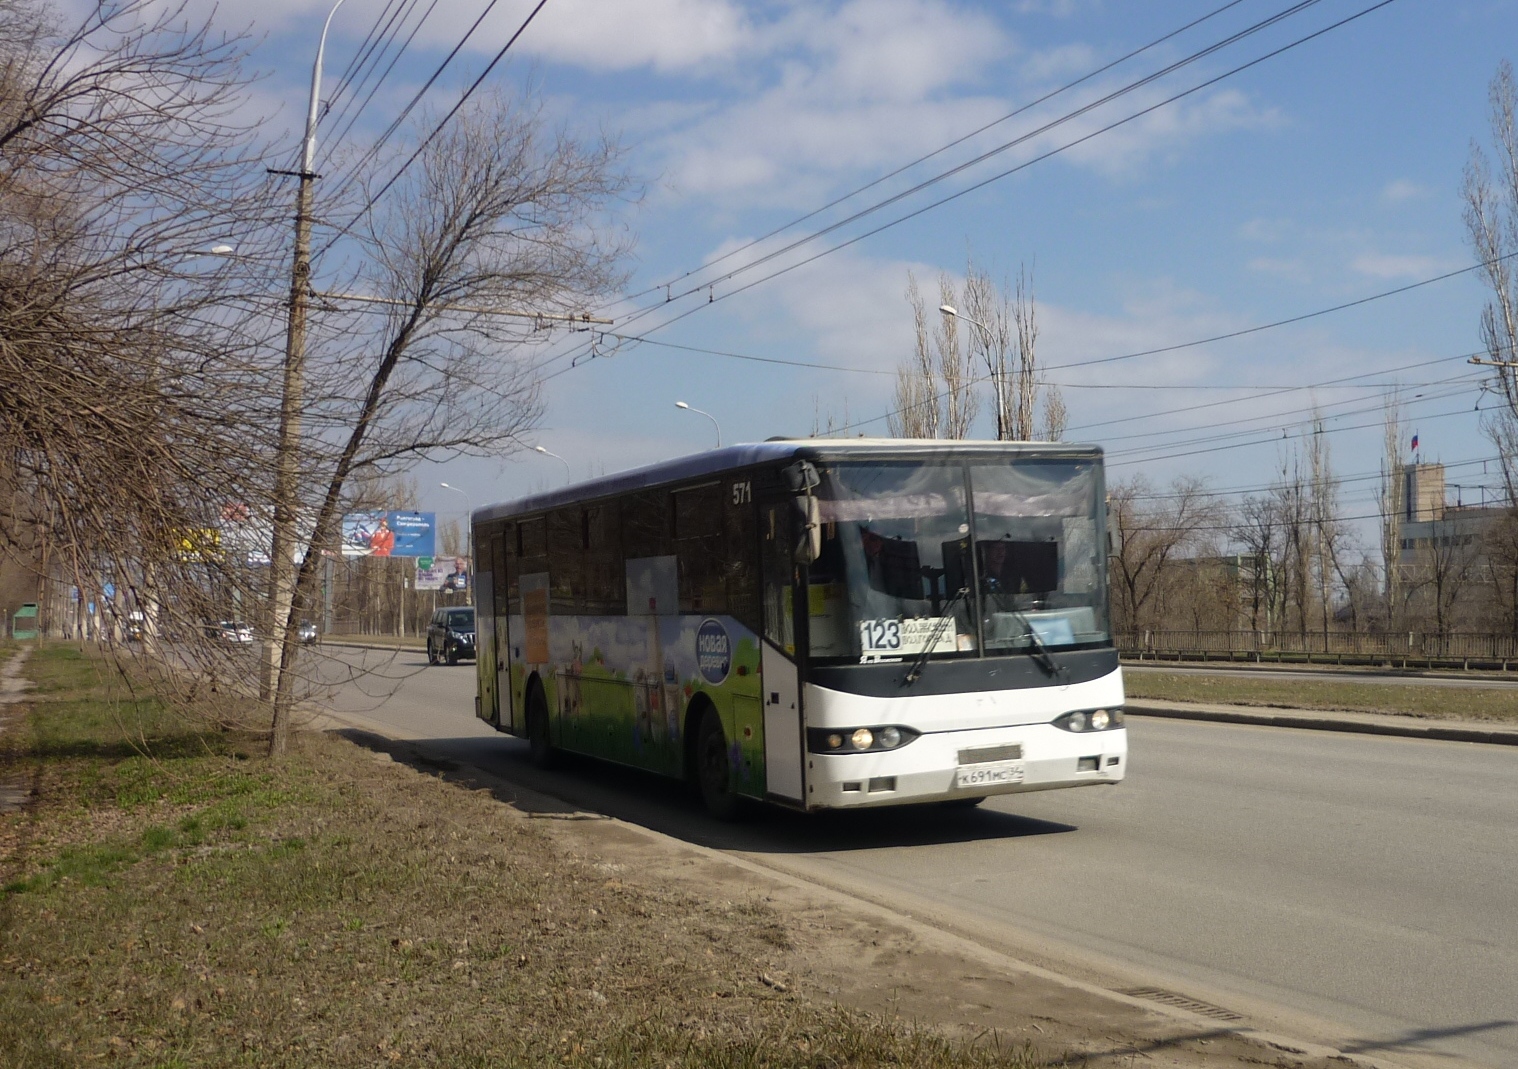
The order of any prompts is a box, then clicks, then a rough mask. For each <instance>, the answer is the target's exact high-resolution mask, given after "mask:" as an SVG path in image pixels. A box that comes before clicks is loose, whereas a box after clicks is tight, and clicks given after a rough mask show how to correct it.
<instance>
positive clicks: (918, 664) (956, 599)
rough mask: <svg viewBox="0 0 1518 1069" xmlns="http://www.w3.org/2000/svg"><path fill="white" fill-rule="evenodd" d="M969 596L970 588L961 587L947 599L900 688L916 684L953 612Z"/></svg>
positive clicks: (952, 616)
mask: <svg viewBox="0 0 1518 1069" xmlns="http://www.w3.org/2000/svg"><path fill="white" fill-rule="evenodd" d="M969 595H970V588H969V587H967V586H962V587H960V588H959V590H958V591H957V592H956V593H955V595H954V596H953V597H952V598H950V599H949V603H948V604H947V605H945V606H944V609H943V615H942V616H940V617H939V618H938V626H936V627H934V628H933V633H932V634H931V635H929V636H928V644H927V645H926V646H924V647H923V648H922V652H921V653H919V654H918V655H917V660H915V661H913V662H912V667H911V668H909V669H908V670H907V674H906V676H905V677H903V679H902V681H901V685H902V686H904V687H909V686H911V685H912V684H913V683H916V682H917V680H918V677H920V676H921V675H922V670H923V667H924V666H925V665H926V664H927V663H928V658H929V657H931V656H933V651H934V650H935V649H937V648H938V640H939V639H940V638H942V637H943V631H944V628H946V627H948V626H949V624H950V622H952V621H953V619H954V610H955V609H956V608H957V607H958V606H959V603H960V602H961V601H963V600H964V599H965V598H967V597H969Z"/></svg>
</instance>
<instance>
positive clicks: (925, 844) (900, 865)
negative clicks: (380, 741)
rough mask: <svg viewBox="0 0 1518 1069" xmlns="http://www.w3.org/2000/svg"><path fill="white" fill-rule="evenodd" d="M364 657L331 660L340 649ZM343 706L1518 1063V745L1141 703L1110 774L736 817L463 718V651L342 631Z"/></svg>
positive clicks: (831, 858)
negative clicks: (554, 755)
mask: <svg viewBox="0 0 1518 1069" xmlns="http://www.w3.org/2000/svg"><path fill="white" fill-rule="evenodd" d="M360 660H364V661H366V662H368V663H370V664H371V665H373V666H375V668H376V671H375V672H374V674H372V675H368V676H365V677H363V678H361V679H355V680H348V681H346V682H344V681H342V680H341V678H340V677H341V675H342V674H343V673H344V672H346V671H347V669H346V668H345V667H343V664H344V662H353V663H357V662H358V661H360ZM321 674H322V676H323V677H324V678H326V679H327V680H329V681H330V682H332V683H333V684H334V690H333V695H332V699H331V705H332V707H333V708H334V710H335V711H338V712H346V713H349V714H352V715H355V716H358V717H362V718H364V719H365V720H367V721H368V722H370V723H373V724H376V725H380V726H383V727H385V728H386V729H388V730H391V731H396V732H400V733H404V734H407V735H410V736H412V737H422V738H427V739H430V740H433V741H431V742H429V743H428V744H427V745H428V746H429V747H432V748H433V749H435V750H436V751H437V752H438V753H439V754H440V755H442V756H447V757H450V758H452V759H455V760H459V761H463V762H468V763H471V764H474V765H477V766H481V767H484V768H487V769H489V770H491V771H493V772H496V773H498V774H501V775H504V776H506V777H508V778H511V779H514V780H517V781H518V782H522V783H524V784H526V785H527V786H530V787H535V788H537V789H540V790H547V791H549V792H550V793H554V794H557V795H559V796H560V797H563V798H565V799H567V800H569V801H571V802H573V803H574V804H577V805H580V806H584V807H587V808H594V809H599V810H601V811H604V812H608V813H611V814H612V815H615V816H617V817H620V818H622V819H625V820H630V821H634V822H637V823H641V824H644V825H646V826H649V827H653V828H656V829H658V830H660V831H663V832H666V833H668V834H671V835H675V836H678V837H681V838H685V839H687V840H690V841H693V842H699V843H702V844H703V845H707V846H714V847H717V848H719V849H725V850H732V851H739V852H743V853H745V854H747V855H748V856H750V857H754V858H757V859H760V860H765V861H768V862H770V863H773V864H775V865H777V866H778V867H782V868H785V869H788V870H790V871H793V872H797V873H800V874H803V875H808V876H812V877H815V878H818V879H821V880H823V881H825V882H829V883H832V884H834V885H836V886H843V887H847V888H852V889H858V890H863V891H865V892H866V893H867V894H868V895H870V896H871V897H873V898H875V899H876V900H877V901H881V902H883V903H885V904H888V905H893V906H895V907H896V908H900V909H902V910H904V911H907V912H912V911H916V912H918V913H919V914H922V913H925V912H931V913H936V914H938V915H940V916H941V917H943V918H944V919H946V920H949V921H951V922H952V923H953V924H954V925H955V926H956V927H957V928H958V929H959V930H960V931H961V932H963V931H967V930H968V931H972V932H974V931H983V932H984V933H985V937H986V939H987V941H988V942H991V941H993V939H994V940H995V941H997V942H998V943H999V945H1002V946H1006V947H1010V948H1013V949H1019V948H1020V949H1022V950H1023V951H1024V952H1025V953H1026V954H1028V956H1030V957H1034V958H1036V959H1037V960H1041V961H1043V962H1045V963H1053V964H1057V965H1059V964H1063V965H1066V966H1068V967H1069V968H1070V969H1071V970H1073V971H1080V972H1082V974H1083V975H1085V976H1087V977H1088V978H1089V977H1100V976H1108V977H1119V978H1125V982H1126V983H1128V984H1129V985H1132V986H1137V985H1140V984H1153V985H1156V986H1161V987H1164V988H1165V989H1166V990H1175V991H1181V992H1183V993H1184V994H1186V995H1188V996H1190V997H1193V998H1200V999H1203V1000H1205V1001H1208V1002H1211V1003H1214V1004H1217V1005H1220V1006H1223V1007H1225V1008H1227V1009H1231V1010H1235V1011H1237V1012H1240V1013H1242V1014H1244V1015H1245V1016H1246V1017H1248V1018H1249V1019H1250V1020H1252V1021H1256V1022H1258V1023H1260V1024H1262V1025H1264V1026H1267V1027H1270V1028H1271V1029H1272V1030H1275V1031H1280V1032H1284V1033H1285V1034H1292V1035H1298V1036H1302V1037H1304V1038H1308V1039H1314V1040H1317V1041H1320V1042H1328V1043H1331V1044H1332V1045H1334V1046H1337V1047H1339V1048H1340V1049H1342V1050H1345V1051H1347V1052H1354V1051H1359V1052H1363V1053H1365V1054H1369V1055H1380V1056H1382V1057H1386V1058H1389V1059H1390V1060H1392V1061H1395V1062H1402V1061H1410V1062H1415V1063H1419V1064H1432V1063H1434V1062H1435V1061H1437V1060H1439V1059H1440V1058H1441V1056H1442V1057H1443V1058H1449V1057H1453V1058H1454V1059H1457V1060H1464V1061H1468V1062H1471V1063H1474V1064H1478V1065H1485V1066H1493V1067H1498V1066H1502V1067H1512V1066H1518V831H1515V817H1518V753H1515V751H1514V750H1513V748H1511V747H1501V746H1480V745H1474V744H1468V743H1446V742H1431V741H1424V740H1413V739H1400V738H1381V737H1376V736H1366V735H1348V734H1339V733H1329V732H1312V731H1303V730H1296V729H1289V728H1267V727H1250V726H1239V725H1228V724H1207V723H1194V722H1187V721H1170V720H1157V719H1144V718H1134V719H1133V720H1132V721H1130V725H1131V727H1130V748H1131V754H1132V756H1131V764H1130V771H1129V776H1128V779H1127V781H1126V782H1125V783H1123V784H1122V785H1120V786H1117V787H1111V788H1107V787H1099V788H1087V789H1079V790H1069V791H1053V792H1047V793H1042V794H1029V795H1013V796H1007V797H1003V798H1000V799H992V800H991V801H990V802H988V803H987V804H986V805H985V806H984V807H982V808H981V809H979V810H976V811H973V812H955V813H950V812H948V811H944V810H940V809H936V808H934V809H921V810H913V811H907V810H896V811H878V812H874V813H852V814H824V815H820V816H811V817H807V816H801V815H796V814H789V813H782V812H777V811H764V812H760V813H758V814H755V815H754V816H752V817H751V818H750V819H749V820H747V821H746V822H743V823H740V824H738V825H722V824H718V823H716V822H714V821H711V820H709V819H708V818H707V817H706V816H705V815H704V814H703V813H701V812H700V811H699V810H698V809H697V807H696V806H695V805H694V803H693V801H692V800H691V799H690V797H689V795H688V794H687V793H686V792H684V791H683V790H682V789H681V788H680V787H679V786H678V785H673V784H669V783H666V782H664V781H660V780H657V779H654V778H651V777H645V776H642V775H640V774H637V773H633V772H629V771H625V770H620V769H616V768H614V767H609V766H606V765H602V764H599V763H596V762H590V761H571V762H568V767H566V768H563V769H561V770H559V771H556V772H553V773H546V774H545V773H540V772H537V771H536V770H534V769H532V768H531V767H530V766H528V765H527V763H526V760H525V744H523V743H521V742H520V741H518V740H515V739H511V738H508V737H505V736H500V735H497V734H496V733H495V732H494V731H492V730H491V729H490V728H489V727H488V726H486V725H483V724H481V723H480V722H479V721H477V720H475V718H474V717H473V715H472V714H473V701H474V671H473V667H472V665H461V666H459V667H456V668H426V667H425V660H424V658H423V657H421V656H419V655H416V654H413V653H409V652H403V653H401V654H398V655H395V656H394V657H389V656H388V655H380V654H375V653H362V652H348V653H342V654H336V655H335V656H334V659H333V660H332V661H330V662H328V663H327V665H326V667H325V668H324V669H323V670H322V673H321Z"/></svg>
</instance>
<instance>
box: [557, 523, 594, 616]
mask: <svg viewBox="0 0 1518 1069" xmlns="http://www.w3.org/2000/svg"><path fill="white" fill-rule="evenodd" d="M584 545H585V543H584V534H583V522H582V520H581V516H580V509H579V508H561V509H555V510H554V511H552V512H550V513H549V514H548V598H549V606H550V608H549V611H550V612H551V613H553V614H554V615H555V616H557V615H560V614H564V615H573V614H575V613H578V612H579V611H580V610H581V607H582V606H581V602H582V601H583V596H584V591H585V549H584Z"/></svg>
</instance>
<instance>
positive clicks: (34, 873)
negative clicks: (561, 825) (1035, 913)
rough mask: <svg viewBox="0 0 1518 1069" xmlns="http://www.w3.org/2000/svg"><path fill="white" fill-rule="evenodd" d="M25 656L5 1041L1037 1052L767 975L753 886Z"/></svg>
mask: <svg viewBox="0 0 1518 1069" xmlns="http://www.w3.org/2000/svg"><path fill="white" fill-rule="evenodd" d="M28 672H29V674H30V675H32V676H33V677H34V678H36V679H37V680H38V682H39V693H38V701H37V703H36V705H35V706H34V708H33V710H32V711H31V713H30V715H29V717H28V718H27V720H26V721H25V723H24V724H22V725H21V726H19V727H18V728H16V729H13V730H12V731H11V732H10V733H8V734H7V735H6V736H5V737H4V738H3V739H0V747H4V748H5V750H6V752H5V754H4V757H5V759H6V761H7V763H9V764H11V765H12V766H13V770H14V769H22V770H26V771H27V772H28V774H29V776H30V777H31V778H32V780H33V782H35V784H36V785H37V788H38V790H39V794H40V798H41V802H40V803H39V804H38V805H37V806H36V807H35V808H34V809H33V810H31V811H30V812H29V813H26V814H22V815H9V816H4V817H0V844H3V847H0V848H3V849H4V850H5V856H4V857H3V858H0V884H3V891H0V978H3V979H0V1021H3V1022H4V1027H3V1028H0V1064H4V1065H6V1066H10V1067H13V1069H24V1067H31V1066H54V1065H61V1064H77V1063H82V1062H88V1061H91V1060H95V1059H98V1060H100V1061H102V1062H103V1063H104V1064H111V1065H134V1066H135V1065H142V1066H160V1067H169V1066H210V1065H215V1066H223V1065H233V1064H247V1065H259V1066H286V1065H287V1066H302V1067H305V1066H311V1065H338V1066H346V1065H353V1066H373V1065H377V1064H398V1065H436V1066H486V1065H529V1064H530V1065H543V1064H554V1065H567V1066H610V1065H617V1066H621V1065H628V1066H649V1067H654V1066H658V1067H664V1066H728V1067H734V1069H738V1067H747V1066H753V1067H758V1066H771V1067H789V1066H795V1067H824V1066H828V1067H831V1066H907V1065H910V1066H930V1067H931V1066H945V1067H947V1066H992V1065H998V1066H1029V1065H1033V1064H1037V1062H1036V1061H1035V1060H1034V1059H1033V1058H1032V1056H1031V1055H1030V1053H1029V1052H1027V1051H1005V1052H999V1051H997V1050H995V1049H988V1048H986V1047H985V1046H978V1047H977V1046H965V1045H961V1044H956V1043H952V1042H950V1041H948V1040H946V1039H944V1038H943V1037H941V1036H940V1035H938V1034H937V1033H934V1032H931V1031H925V1030H916V1029H912V1028H909V1027H906V1026H905V1025H902V1024H900V1023H898V1022H895V1021H882V1020H879V1019H875V1018H872V1017H868V1016H865V1015H862V1014H858V1013H853V1012H849V1011H845V1010H842V1009H839V1008H836V1007H824V1006H818V1005H816V1004H813V1003H811V1002H808V1001H806V1000H805V999H803V998H799V997H798V996H796V995H795V994H794V993H789V992H784V991H781V990H778V989H777V988H776V987H775V986H772V985H768V984H766V983H765V982H763V981H761V974H763V975H765V976H768V977H769V978H770V979H771V980H772V981H773V980H775V978H776V977H784V976H785V975H786V968H787V939H786V937H785V930H784V928H783V927H781V926H779V925H778V924H777V923H776V918H775V917H774V916H772V915H771V914H770V912H769V910H768V908H767V907H765V906H763V905H762V904H757V903H746V904H745V903H740V904H722V903H712V902H708V901H703V900H699V899H696V898H693V897H690V896H687V895H684V894H680V893H676V892H659V891H652V890H648V889H642V888H636V887H631V886H628V885H625V884H623V883H622V882H620V881H619V880H618V879H617V878H616V877H615V874H614V873H612V872H609V871H607V870H604V869H601V868H598V867H597V866H596V865H595V864H593V863H591V862H588V861H584V860H579V859H576V858H572V857H568V856H565V854H564V853H563V852H562V851H561V850H560V849H559V848H558V847H557V846H556V844H555V842H554V840H553V839H552V838H551V836H550V835H548V834H546V833H544V832H543V831H542V830H541V829H540V828H539V827H538V826H537V825H536V822H529V821H527V820H525V819H523V818H522V817H521V816H520V815H518V814H516V813H515V812H514V811H513V810H511V809H509V808H507V807H505V806H503V805H501V804H500V803H498V802H496V801H495V800H494V799H492V798H491V797H490V796H489V795H488V794H487V793H485V792H483V791H470V790H466V789H461V788H460V787H458V786H454V785H450V784H448V783H445V782H443V781H441V780H439V779H435V778H432V777H429V776H426V775H423V774H421V773H418V772H416V771H414V770H413V769H410V768H407V767H404V766H400V765H396V764H394V763H393V762H391V761H390V760H389V758H388V757H384V756H383V755H375V754H373V753H371V752H369V751H367V750H364V749H361V748H359V747H357V746H355V745H352V744H350V743H348V742H346V741H344V740H342V739H338V738H334V737H326V736H312V737H306V738H304V739H302V740H301V742H300V744H299V745H298V746H297V747H296V750H295V752H294V753H292V754H291V755H290V756H289V757H288V759H287V760H286V761H285V762H283V763H282V764H281V765H279V766H277V767H276V766H272V765H270V764H268V763H267V762H266V761H264V760H263V759H261V758H259V757H257V756H254V754H255V752H256V749H257V747H256V746H254V745H253V744H252V741H251V740H249V739H245V738H240V737H238V736H236V735H234V734H227V733H220V732H210V731H204V730H197V729H194V728H193V727H192V726H191V725H188V724H186V723H185V722H183V721H180V720H177V719H175V718H173V717H171V716H168V715H167V714H165V713H164V711H163V709H162V708H161V707H160V706H158V704H157V703H156V702H153V701H151V700H135V701H132V700H122V699H121V697H120V696H119V695H116V694H113V693H112V692H111V689H110V688H109V687H108V686H107V685H106V684H104V683H102V682H101V679H100V678H99V677H97V676H96V674H95V671H94V666H93V665H92V664H90V663H89V662H88V661H86V660H84V659H83V658H82V657H81V656H80V655H79V653H78V652H77V651H75V650H72V649H70V648H68V647H59V646H52V647H46V646H45V647H43V648H42V649H41V650H39V651H38V653H37V654H36V655H35V656H34V659H33V661H32V662H31V664H30V665H29V667H28ZM782 986H783V985H782Z"/></svg>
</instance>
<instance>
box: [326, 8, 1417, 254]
mask: <svg viewBox="0 0 1518 1069" xmlns="http://www.w3.org/2000/svg"><path fill="white" fill-rule="evenodd" d="M1383 2H1384V3H1391V0H1383ZM496 3H497V0H490V4H489V5H488V6H487V7H486V9H485V13H484V14H481V16H480V19H483V18H484V17H485V14H489V12H490V9H491V8H493V7H494V6H495V5H496ZM547 5H548V0H538V2H537V4H536V5H535V6H534V7H533V9H532V10H531V11H530V12H529V13H528V15H527V17H526V18H525V19H523V20H522V24H521V25H520V26H518V27H517V29H516V32H515V33H513V34H512V35H511V36H510V37H509V38H508V39H507V41H506V43H505V44H504V45H502V46H501V49H500V51H499V52H497V53H496V54H495V57H494V58H493V59H491V61H490V62H489V63H487V64H486V65H485V69H484V70H483V71H481V72H480V75H479V77H478V78H476V79H475V80H474V81H473V82H472V83H470V85H469V88H468V89H466V90H464V93H463V95H462V96H460V97H459V99H458V102H457V103H455V104H454V105H453V107H452V108H450V109H448V114H446V115H444V116H443V117H442V119H440V120H439V121H438V123H437V125H435V126H434V127H433V128H432V131H431V132H430V133H429V134H428V135H427V136H426V137H424V138H423V139H422V141H421V143H420V144H419V145H417V147H416V150H415V151H414V152H412V153H411V155H410V156H408V157H406V162H405V163H402V164H401V166H400V168H399V169H398V170H397V171H396V172H395V174H393V175H391V176H390V179H389V180H388V181H387V182H386V183H385V184H384V185H383V186H381V187H380V188H379V192H377V193H374V194H372V195H371V196H369V197H367V198H365V201H364V205H363V207H361V208H360V209H359V210H358V212H357V214H355V216H354V217H353V219H352V220H351V221H350V222H349V223H348V224H347V225H346V226H344V227H343V228H342V229H341V230H339V231H338V232H337V233H336V234H334V235H333V236H332V237H331V239H330V240H328V242H327V244H326V245H324V246H323V247H322V251H323V252H325V251H326V250H327V249H330V248H331V247H332V245H333V243H334V242H336V241H337V240H338V239H339V238H341V237H342V236H343V235H344V234H346V233H347V232H348V231H349V230H351V229H352V228H353V226H354V224H355V223H357V222H358V220H360V219H362V218H363V217H364V216H365V215H367V214H368V213H369V211H370V209H372V208H373V207H374V205H375V203H376V202H377V201H378V200H379V199H380V198H381V197H383V196H384V195H385V194H386V193H387V192H388V191H389V189H390V187H391V186H393V185H395V183H396V182H398V181H400V178H401V175H403V174H405V173H406V168H408V167H410V166H411V165H412V164H413V163H415V162H416V160H417V158H418V157H419V156H421V154H422V153H423V152H424V151H425V150H426V148H427V146H428V145H430V144H432V141H433V139H434V138H436V137H437V136H438V134H440V133H442V132H443V128H444V127H446V126H447V125H448V123H449V121H450V120H452V119H453V117H454V116H455V115H457V114H458V113H459V109H460V108H462V107H463V106H464V105H465V103H467V102H468V100H469V98H470V97H471V96H473V95H474V92H475V90H476V89H478V88H479V87H480V85H481V83H483V82H484V81H485V79H486V77H488V76H489V74H490V72H491V71H493V70H495V68H496V65H497V64H499V63H500V62H501V60H502V59H503V58H505V56H506V53H507V52H508V51H509V50H510V49H511V46H512V45H514V44H516V42H517V39H518V38H519V37H521V36H522V34H523V33H524V32H526V30H527V27H528V26H530V25H532V20H533V19H535V18H537V17H538V12H540V11H542V10H543V8H544V7H546V6H547ZM475 25H476V26H477V25H479V21H478V20H477V21H476V22H475ZM473 32H474V30H473V27H471V29H470V33H473ZM465 36H466V39H467V36H468V35H467V34H466V35H465ZM462 46H463V42H460V44H459V47H462ZM456 51H457V49H455V52H456ZM451 57H452V54H451V53H450V58H451ZM445 62H446V61H445ZM439 73H441V68H439ZM428 84H429V85H430V84H431V82H430V81H429V83H428ZM408 110H409V109H408ZM387 136H388V135H387Z"/></svg>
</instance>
